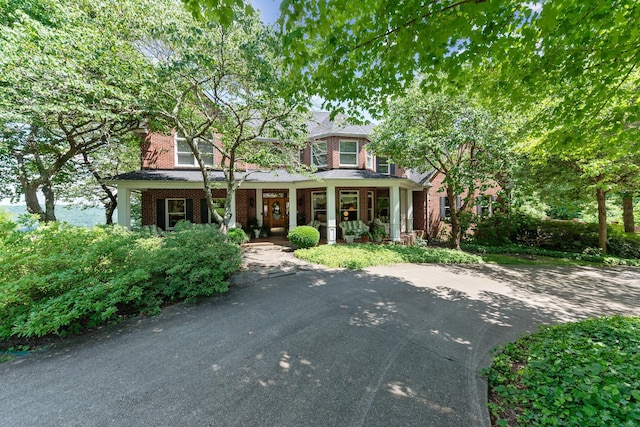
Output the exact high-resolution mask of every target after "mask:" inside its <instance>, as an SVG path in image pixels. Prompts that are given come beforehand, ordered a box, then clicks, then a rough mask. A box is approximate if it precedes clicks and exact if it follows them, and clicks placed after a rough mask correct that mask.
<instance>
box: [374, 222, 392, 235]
mask: <svg viewBox="0 0 640 427" xmlns="http://www.w3.org/2000/svg"><path fill="white" fill-rule="evenodd" d="M373 225H374V227H383V228H384V235H385V236H388V235H389V223H388V222H382V221H381V220H380V218H376V219H374V220H373Z"/></svg>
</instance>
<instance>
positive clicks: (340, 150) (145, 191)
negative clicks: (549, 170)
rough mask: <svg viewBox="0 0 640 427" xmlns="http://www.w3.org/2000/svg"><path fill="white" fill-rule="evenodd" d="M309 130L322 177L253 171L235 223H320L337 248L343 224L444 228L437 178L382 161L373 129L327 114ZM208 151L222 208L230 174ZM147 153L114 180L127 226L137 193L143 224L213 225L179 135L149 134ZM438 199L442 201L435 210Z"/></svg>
mask: <svg viewBox="0 0 640 427" xmlns="http://www.w3.org/2000/svg"><path fill="white" fill-rule="evenodd" d="M308 130H309V143H308V145H307V146H306V148H305V149H304V150H303V151H302V152H301V153H300V155H301V159H302V162H303V163H305V164H307V165H315V166H316V168H317V172H315V178H316V179H314V178H312V177H309V176H303V175H297V174H290V173H288V172H286V171H285V170H279V171H276V172H274V171H251V173H250V174H249V175H248V176H247V177H246V179H245V181H244V182H243V183H242V185H241V187H240V188H239V189H238V190H237V191H236V194H235V197H234V198H235V200H233V201H232V203H231V206H232V218H231V224H235V223H240V224H242V225H247V223H248V221H249V219H250V218H252V217H255V218H257V219H258V222H259V223H260V224H261V225H262V224H264V225H265V226H267V227H269V228H271V229H272V230H282V231H285V230H286V229H292V228H295V227H296V226H298V225H304V224H307V223H313V224H315V225H316V226H319V227H320V232H321V234H322V235H323V236H324V237H325V238H326V240H327V242H328V243H329V244H332V243H336V240H337V239H338V238H339V237H340V235H341V229H340V227H339V225H340V223H341V222H343V221H357V220H360V221H362V222H364V223H365V224H370V223H371V222H373V221H374V220H375V219H377V220H378V222H381V223H383V224H384V225H385V227H386V228H387V229H388V232H389V237H390V239H392V240H394V241H399V240H400V238H401V233H403V232H412V231H414V230H423V231H426V232H427V233H433V232H434V231H435V230H434V227H436V228H439V225H438V224H439V222H440V216H441V215H446V208H444V209H443V206H442V203H443V201H442V197H441V196H442V194H441V193H437V188H433V185H432V184H431V181H432V179H434V178H436V180H437V174H432V173H431V174H415V173H412V172H411V171H405V170H403V169H402V168H399V167H396V166H395V165H393V164H390V163H389V162H387V159H385V158H381V157H376V156H375V155H374V154H373V153H372V152H371V151H369V150H367V144H368V143H369V138H370V134H371V131H372V130H373V125H364V126H357V125H351V124H347V123H345V122H344V120H341V119H336V120H335V121H331V120H330V119H329V113H326V112H319V113H315V118H314V120H312V121H310V122H309V124H308ZM200 149H201V150H202V151H203V152H208V153H209V154H208V156H205V161H206V162H207V163H208V164H209V165H210V166H211V167H212V169H211V171H210V178H211V181H212V182H219V183H220V184H221V185H219V187H220V188H219V189H215V190H213V194H212V196H213V198H214V201H215V202H216V203H217V204H219V205H220V206H222V204H223V203H224V199H225V197H226V190H225V189H224V188H225V185H223V184H224V176H223V173H222V171H221V170H216V164H218V165H219V164H220V160H219V159H217V153H216V150H215V149H214V147H213V146H212V145H211V146H203V145H202V144H201V146H200ZM141 154H142V165H141V166H142V167H141V169H140V170H138V171H135V172H129V173H125V174H122V175H119V176H118V177H116V178H115V180H114V183H115V184H116V186H117V188H118V222H119V223H120V224H121V225H124V226H129V225H130V207H131V206H130V198H131V193H132V192H139V193H140V194H141V199H142V224H143V225H157V226H158V227H160V228H162V229H163V230H171V229H172V228H173V226H174V225H175V223H176V222H178V221H180V220H188V221H191V222H194V223H208V222H211V215H210V213H209V211H208V209H207V206H206V202H205V195H204V190H203V188H202V187H203V184H202V176H201V173H200V170H199V169H198V167H197V165H196V162H195V159H194V156H193V154H192V153H191V151H190V150H189V147H188V145H187V144H186V143H185V142H184V140H183V139H181V138H180V136H179V135H177V134H175V133H174V134H172V135H162V134H157V133H149V134H147V135H146V136H145V139H144V142H143V144H142V153H141ZM216 161H217V163H216ZM430 200H435V201H436V202H437V203H436V204H434V206H431V207H430V206H429V203H430ZM443 212H444V213H443Z"/></svg>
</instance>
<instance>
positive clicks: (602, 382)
mask: <svg viewBox="0 0 640 427" xmlns="http://www.w3.org/2000/svg"><path fill="white" fill-rule="evenodd" d="M638 348H640V318H638V317H621V316H616V317H609V318H601V319H590V320H585V321H582V322H576V323H568V324H564V325H558V326H544V327H542V328H541V330H540V331H539V332H537V333H535V334H533V335H530V336H527V337H524V338H521V339H519V340H518V341H516V342H514V343H510V344H507V345H506V346H504V347H502V348H499V349H497V351H496V355H495V356H494V359H493V364H492V366H491V367H490V368H489V369H488V370H487V371H486V375H487V378H488V380H489V386H490V388H491V389H492V391H493V392H494V393H495V394H497V395H498V396H499V399H500V400H499V404H498V405H491V406H490V409H491V411H492V412H493V415H494V416H495V417H496V418H501V417H503V416H504V415H505V414H506V413H507V411H509V412H511V413H513V410H514V409H515V410H516V411H515V414H516V417H517V421H518V423H519V425H528V426H529V425H531V426H537V425H593V426H596V425H597V426H600V425H619V426H631V425H638V423H640V371H639V370H638V366H639V365H640V352H638Z"/></svg>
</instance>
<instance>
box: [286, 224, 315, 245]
mask: <svg viewBox="0 0 640 427" xmlns="http://www.w3.org/2000/svg"><path fill="white" fill-rule="evenodd" d="M287 239H289V242H291V244H292V245H296V246H298V247H299V248H302V249H305V248H312V247H314V246H316V245H317V244H318V242H319V241H320V232H319V231H318V230H317V229H315V228H314V227H311V226H309V225H301V226H299V227H296V228H294V229H293V230H291V231H290V232H289V234H288V235H287Z"/></svg>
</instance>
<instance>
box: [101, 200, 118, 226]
mask: <svg viewBox="0 0 640 427" xmlns="http://www.w3.org/2000/svg"><path fill="white" fill-rule="evenodd" d="M117 206H118V202H117V201H116V202H115V203H114V202H113V200H111V199H109V201H107V202H106V203H105V204H104V214H105V222H106V224H107V225H111V224H113V213H114V212H115V210H116V207H117Z"/></svg>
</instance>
